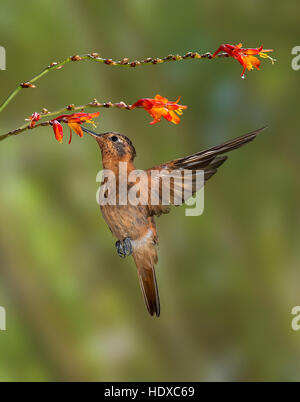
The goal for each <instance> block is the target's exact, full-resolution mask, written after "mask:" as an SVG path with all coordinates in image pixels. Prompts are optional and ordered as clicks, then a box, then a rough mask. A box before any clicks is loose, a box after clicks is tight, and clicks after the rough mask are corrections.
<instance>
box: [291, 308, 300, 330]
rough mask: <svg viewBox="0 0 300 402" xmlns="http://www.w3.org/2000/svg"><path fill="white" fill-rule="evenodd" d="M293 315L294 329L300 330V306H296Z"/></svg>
mask: <svg viewBox="0 0 300 402" xmlns="http://www.w3.org/2000/svg"><path fill="white" fill-rule="evenodd" d="M291 314H292V315H294V316H295V317H294V318H293V319H292V328H293V330H294V331H299V330H300V306H294V307H293V308H292V311H291Z"/></svg>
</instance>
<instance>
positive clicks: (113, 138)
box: [110, 135, 118, 142]
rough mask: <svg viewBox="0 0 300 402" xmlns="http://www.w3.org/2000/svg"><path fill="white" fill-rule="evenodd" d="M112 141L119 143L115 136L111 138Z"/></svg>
mask: <svg viewBox="0 0 300 402" xmlns="http://www.w3.org/2000/svg"><path fill="white" fill-rule="evenodd" d="M110 139H111V141H113V142H116V141H118V137H117V136H116V135H113V136H112V137H110Z"/></svg>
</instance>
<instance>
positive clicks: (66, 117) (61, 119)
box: [50, 112, 100, 144]
mask: <svg viewBox="0 0 300 402" xmlns="http://www.w3.org/2000/svg"><path fill="white" fill-rule="evenodd" d="M99 114H100V113H99V112H96V113H73V114H62V115H60V116H58V117H56V118H55V119H53V120H51V121H50V124H51V125H52V127H53V131H54V134H55V138H56V139H57V141H59V142H62V139H63V128H62V125H61V123H67V124H68V126H69V127H70V140H69V144H70V143H71V140H72V130H73V131H75V133H76V134H78V135H79V137H82V136H83V131H82V128H81V124H82V123H91V124H94V122H93V120H92V119H93V118H94V117H98V116H99ZM94 125H95V124H94Z"/></svg>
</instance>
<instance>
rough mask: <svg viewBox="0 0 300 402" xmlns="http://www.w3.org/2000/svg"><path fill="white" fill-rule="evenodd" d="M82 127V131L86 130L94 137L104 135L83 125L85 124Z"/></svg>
mask: <svg viewBox="0 0 300 402" xmlns="http://www.w3.org/2000/svg"><path fill="white" fill-rule="evenodd" d="M81 128H82V131H84V132H86V133H88V134H90V135H91V136H92V137H94V138H99V137H102V135H103V134H97V133H95V132H94V131H92V130H89V129H88V128H85V127H83V126H81Z"/></svg>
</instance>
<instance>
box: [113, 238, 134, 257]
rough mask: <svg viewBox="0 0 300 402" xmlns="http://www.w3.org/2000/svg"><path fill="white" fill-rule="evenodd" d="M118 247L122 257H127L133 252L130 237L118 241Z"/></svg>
mask: <svg viewBox="0 0 300 402" xmlns="http://www.w3.org/2000/svg"><path fill="white" fill-rule="evenodd" d="M116 249H117V252H118V254H119V256H120V257H121V258H125V257H127V256H129V255H131V254H132V244H131V239H130V237H126V238H125V239H124V240H123V241H121V240H118V241H117V242H116Z"/></svg>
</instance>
